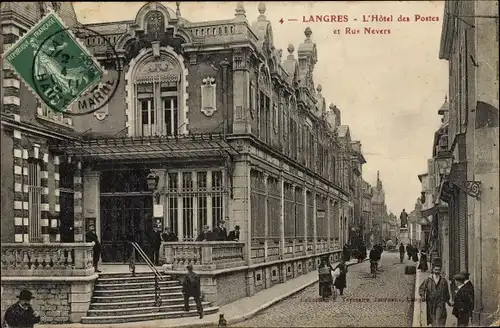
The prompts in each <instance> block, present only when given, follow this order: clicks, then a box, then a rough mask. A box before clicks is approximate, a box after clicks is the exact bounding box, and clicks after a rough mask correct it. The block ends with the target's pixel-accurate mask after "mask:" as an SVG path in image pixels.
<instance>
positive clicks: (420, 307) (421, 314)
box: [412, 265, 457, 327]
mask: <svg viewBox="0 0 500 328" xmlns="http://www.w3.org/2000/svg"><path fill="white" fill-rule="evenodd" d="M430 267H431V266H430V265H429V268H430ZM429 275H430V273H429V272H421V271H420V270H417V274H416V275H415V295H414V297H415V301H414V302H413V325H412V327H427V324H426V323H427V308H426V306H425V303H422V302H420V296H419V295H418V288H419V287H420V284H421V283H422V281H424V279H425V278H427V277H428V276H429ZM446 310H447V313H448V315H447V317H446V323H445V327H456V326H457V319H456V317H455V316H453V315H452V314H451V312H452V310H453V308H452V307H451V306H446Z"/></svg>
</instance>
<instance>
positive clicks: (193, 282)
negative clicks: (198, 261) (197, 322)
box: [182, 265, 203, 319]
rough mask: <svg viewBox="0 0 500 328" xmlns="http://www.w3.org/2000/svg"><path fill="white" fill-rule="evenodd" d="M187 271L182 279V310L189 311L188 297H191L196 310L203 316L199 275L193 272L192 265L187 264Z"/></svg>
mask: <svg viewBox="0 0 500 328" xmlns="http://www.w3.org/2000/svg"><path fill="white" fill-rule="evenodd" d="M187 270H188V273H186V275H185V276H184V279H183V281H182V294H183V295H184V311H186V312H189V298H191V297H193V298H194V301H195V303H196V310H197V311H198V314H199V315H200V319H201V318H203V306H202V304H201V285H200V277H199V276H198V275H197V274H196V273H194V271H193V266H192V265H188V266H187Z"/></svg>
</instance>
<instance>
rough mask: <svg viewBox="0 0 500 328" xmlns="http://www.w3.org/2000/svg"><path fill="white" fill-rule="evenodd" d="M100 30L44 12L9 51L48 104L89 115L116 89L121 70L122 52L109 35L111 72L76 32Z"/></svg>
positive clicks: (16, 66) (20, 72)
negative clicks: (68, 24)
mask: <svg viewBox="0 0 500 328" xmlns="http://www.w3.org/2000/svg"><path fill="white" fill-rule="evenodd" d="M82 31H84V32H85V33H86V34H94V35H97V34H99V33H97V32H95V31H92V30H90V29H88V28H85V27H83V26H79V27H73V28H71V29H70V28H67V27H66V26H64V24H63V22H62V20H61V19H60V18H59V17H57V15H56V14H55V13H53V12H51V13H49V14H48V15H47V16H45V17H44V18H43V19H42V20H41V21H40V22H39V23H37V24H36V25H35V26H34V27H33V28H32V29H31V30H30V31H29V32H28V33H26V35H24V36H23V38H22V39H20V40H19V41H18V42H17V43H16V44H15V45H14V46H13V47H12V48H11V49H9V51H8V52H7V54H6V55H5V58H6V60H7V61H8V62H9V63H10V65H11V66H12V67H13V69H14V71H16V73H17V74H18V75H19V76H20V77H21V79H22V80H23V81H24V82H25V84H26V85H27V86H28V88H30V89H31V91H33V92H34V93H35V95H36V96H37V97H38V98H39V99H40V101H41V102H42V103H43V104H44V105H45V106H47V107H48V108H49V109H51V110H53V111H54V112H57V113H64V114H65V115H74V116H79V115H87V114H90V113H93V112H95V111H97V110H99V109H100V108H102V107H103V106H105V105H106V104H107V103H108V102H109V100H110V99H111V98H112V97H113V95H114V94H115V92H116V90H117V88H118V85H119V82H120V75H121V74H120V73H119V71H120V70H121V67H119V66H120V61H119V59H118V55H117V53H116V51H115V50H114V47H112V45H111V44H110V43H109V41H108V40H107V39H106V38H105V37H103V38H102V39H103V40H104V42H106V43H108V45H109V47H108V48H110V49H111V51H112V53H111V54H108V57H111V59H114V62H115V67H114V70H115V71H117V72H118V74H114V75H115V76H112V75H113V74H110V73H109V72H107V71H106V70H104V69H103V68H101V66H100V64H99V63H98V62H97V60H96V59H95V58H94V57H93V56H92V54H91V53H90V52H89V51H88V50H87V49H86V47H85V46H84V45H83V44H82V43H81V42H80V41H79V40H78V39H77V38H76V37H75V33H81V32H82Z"/></svg>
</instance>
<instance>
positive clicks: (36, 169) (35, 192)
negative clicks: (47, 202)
mask: <svg viewBox="0 0 500 328" xmlns="http://www.w3.org/2000/svg"><path fill="white" fill-rule="evenodd" d="M41 205H42V182H41V172H40V164H39V163H38V160H35V159H29V160H28V215H29V240H30V242H42V226H41V219H42V211H41Z"/></svg>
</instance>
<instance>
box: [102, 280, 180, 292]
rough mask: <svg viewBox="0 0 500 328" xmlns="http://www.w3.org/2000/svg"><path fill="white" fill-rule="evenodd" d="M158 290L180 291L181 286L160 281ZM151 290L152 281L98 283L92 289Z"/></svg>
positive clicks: (152, 286)
mask: <svg viewBox="0 0 500 328" xmlns="http://www.w3.org/2000/svg"><path fill="white" fill-rule="evenodd" d="M158 284H159V286H160V288H161V289H162V290H163V289H166V290H178V289H179V290H180V289H182V286H181V285H180V284H172V283H169V282H168V281H164V282H163V281H161V282H159V283H158ZM145 288H146V289H151V288H153V289H154V288H155V283H154V281H152V282H134V283H120V284H100V283H99V281H98V282H97V284H96V285H95V287H94V290H95V291H110V292H112V291H114V290H132V289H133V290H138V289H145Z"/></svg>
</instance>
